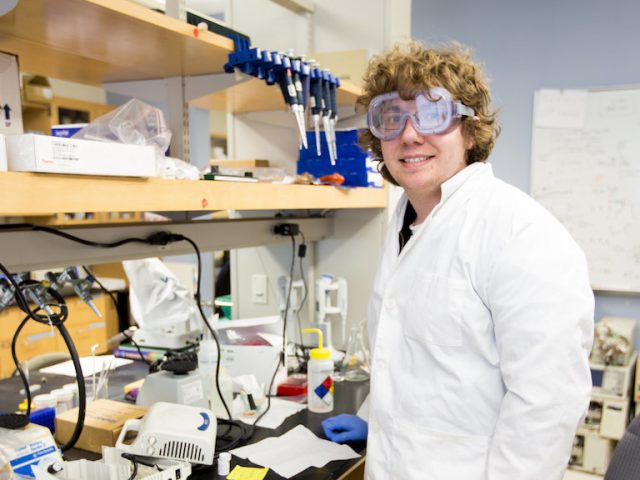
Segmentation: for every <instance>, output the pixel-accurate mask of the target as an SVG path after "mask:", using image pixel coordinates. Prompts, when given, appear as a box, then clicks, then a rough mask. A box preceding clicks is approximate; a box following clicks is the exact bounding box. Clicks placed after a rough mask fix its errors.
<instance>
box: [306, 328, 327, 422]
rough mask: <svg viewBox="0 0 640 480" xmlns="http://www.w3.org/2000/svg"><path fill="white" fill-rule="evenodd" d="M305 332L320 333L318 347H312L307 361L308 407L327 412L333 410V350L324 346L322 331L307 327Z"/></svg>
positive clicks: (312, 410)
mask: <svg viewBox="0 0 640 480" xmlns="http://www.w3.org/2000/svg"><path fill="white" fill-rule="evenodd" d="M304 331H305V332H315V333H316V334H317V335H318V348H312V349H311V352H310V356H311V359H310V360H309V362H308V363H307V408H309V411H310V412H315V413H326V412H331V411H332V410H333V361H332V360H331V351H330V350H329V349H328V348H324V347H323V343H322V331H321V330H320V329H319V328H307V329H305V330H304Z"/></svg>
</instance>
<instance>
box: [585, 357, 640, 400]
mask: <svg viewBox="0 0 640 480" xmlns="http://www.w3.org/2000/svg"><path fill="white" fill-rule="evenodd" d="M637 355H638V353H637V352H632V353H631V358H630V361H629V363H628V364H626V365H624V366H616V365H604V364H601V363H594V362H593V361H590V362H589V367H590V368H591V382H592V384H593V395H600V396H608V397H615V398H622V399H625V398H626V399H628V398H630V397H631V395H632V391H633V381H634V378H635V370H636V357H637Z"/></svg>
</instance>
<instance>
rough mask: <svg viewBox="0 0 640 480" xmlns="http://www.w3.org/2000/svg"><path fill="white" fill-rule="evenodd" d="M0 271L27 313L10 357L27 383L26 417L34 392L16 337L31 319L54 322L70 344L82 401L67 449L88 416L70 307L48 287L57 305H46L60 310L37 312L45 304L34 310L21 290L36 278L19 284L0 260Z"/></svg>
mask: <svg viewBox="0 0 640 480" xmlns="http://www.w3.org/2000/svg"><path fill="white" fill-rule="evenodd" d="M0 271H2V273H4V275H5V276H6V277H7V279H8V280H9V282H10V283H11V284H12V286H13V287H14V299H15V302H16V304H17V305H18V307H19V308H20V309H21V310H22V311H23V312H25V313H26V314H27V316H26V317H25V318H24V320H23V321H22V322H21V324H20V326H19V327H18V328H17V329H16V331H15V332H14V335H13V339H12V341H11V356H12V357H13V361H14V363H15V366H16V369H17V371H18V374H19V375H20V378H21V380H22V382H23V384H24V389H25V392H26V395H27V413H26V415H25V417H26V419H27V420H28V419H29V416H30V414H31V391H30V388H29V381H28V379H27V377H26V375H25V373H24V371H23V370H22V368H21V367H20V362H19V361H18V358H17V355H16V343H17V339H18V336H19V334H20V331H21V330H22V328H23V327H24V325H25V324H26V323H27V321H28V320H30V319H31V320H34V321H36V322H38V323H43V324H48V325H51V326H52V327H56V328H57V329H58V331H59V332H60V335H61V336H62V338H63V340H64V342H65V345H66V346H67V349H68V351H69V355H70V356H71V360H72V362H73V366H74V369H75V373H76V380H77V383H78V403H79V405H78V407H79V408H78V418H77V421H76V426H75V428H74V430H73V432H72V434H71V437H70V438H69V440H68V441H67V442H66V443H65V444H64V445H62V446H61V447H60V449H61V450H62V451H63V452H64V451H67V450H69V449H70V448H72V447H73V446H74V445H75V444H76V442H77V441H78V438H80V434H81V433H82V429H83V427H84V419H85V412H86V391H85V385H84V376H83V375H82V366H81V365H80V359H79V357H78V352H77V350H76V348H75V345H74V344H73V340H72V339H71V336H70V335H69V332H68V330H67V329H66V327H65V326H64V322H65V320H66V319H67V316H68V313H69V311H68V309H67V305H66V303H65V301H64V298H63V297H62V295H60V293H58V292H57V291H55V290H53V289H51V288H47V289H46V292H47V294H49V295H50V296H51V297H53V299H54V300H55V302H56V303H55V304H52V305H47V306H49V307H51V306H53V307H55V308H58V309H59V312H58V313H56V312H53V313H47V312H45V316H41V315H38V312H39V311H40V310H42V309H43V307H44V306H45V305H39V306H36V308H35V309H34V310H31V309H30V308H29V304H28V301H27V299H26V298H25V297H24V294H23V293H22V288H24V287H26V288H29V287H30V285H34V284H37V283H38V282H35V281H33V280H27V281H23V282H20V284H18V283H17V282H16V281H15V279H14V278H13V276H12V275H11V273H10V272H9V271H8V270H7V269H6V268H5V266H4V265H2V264H1V263H0Z"/></svg>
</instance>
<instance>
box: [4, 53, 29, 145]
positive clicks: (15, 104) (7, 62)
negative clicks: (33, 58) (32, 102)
mask: <svg viewBox="0 0 640 480" xmlns="http://www.w3.org/2000/svg"><path fill="white" fill-rule="evenodd" d="M18 72H19V70H18V57H16V56H15V55H11V54H10V53H2V52H0V99H2V101H0V115H1V118H2V121H0V133H7V134H12V135H14V134H20V133H22V132H23V131H24V130H23V127H22V102H21V101H20V74H19V73H18Z"/></svg>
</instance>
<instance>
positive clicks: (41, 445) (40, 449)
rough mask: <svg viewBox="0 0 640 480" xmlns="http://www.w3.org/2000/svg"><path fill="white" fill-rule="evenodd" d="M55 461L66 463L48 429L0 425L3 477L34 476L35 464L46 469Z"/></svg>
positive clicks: (1, 477) (0, 474)
mask: <svg viewBox="0 0 640 480" xmlns="http://www.w3.org/2000/svg"><path fill="white" fill-rule="evenodd" d="M55 462H58V463H62V457H61V456H60V452H59V450H58V447H57V445H56V442H54V441H53V437H52V436H51V432H50V431H49V429H48V428H45V427H41V426H40V425H33V424H29V425H27V426H26V427H25V428H21V429H19V430H9V429H5V428H0V479H5V478H7V479H24V478H33V471H32V470H31V467H32V466H33V465H39V466H42V467H44V468H45V469H46V467H47V466H49V465H51V464H52V463H55Z"/></svg>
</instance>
